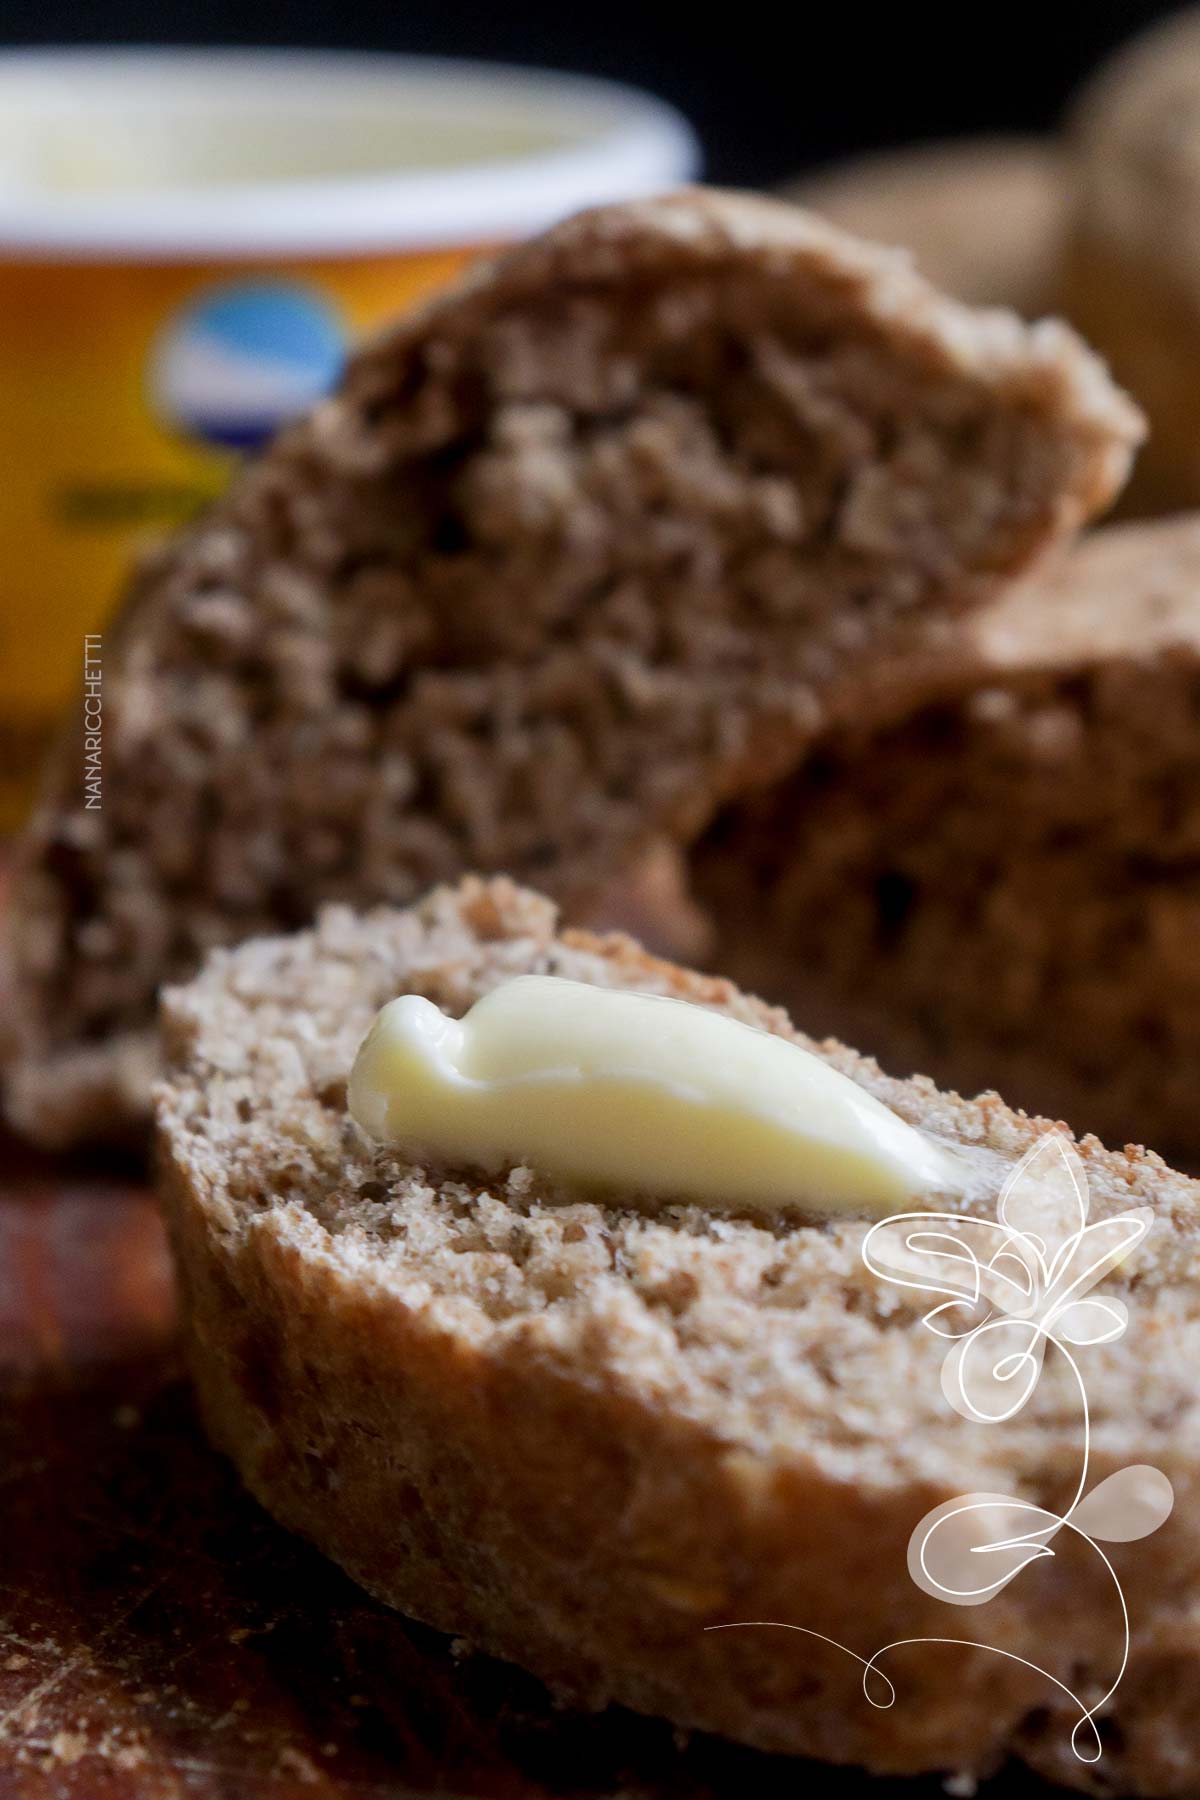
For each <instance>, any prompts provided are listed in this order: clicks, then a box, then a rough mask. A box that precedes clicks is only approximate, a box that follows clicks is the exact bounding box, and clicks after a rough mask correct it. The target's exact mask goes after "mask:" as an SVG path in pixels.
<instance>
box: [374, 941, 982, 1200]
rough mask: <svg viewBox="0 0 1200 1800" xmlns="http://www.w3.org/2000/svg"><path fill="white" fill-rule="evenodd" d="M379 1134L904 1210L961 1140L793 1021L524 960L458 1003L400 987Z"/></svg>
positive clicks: (647, 1183)
mask: <svg viewBox="0 0 1200 1800" xmlns="http://www.w3.org/2000/svg"><path fill="white" fill-rule="evenodd" d="M349 1104H350V1111H351V1114H352V1115H353V1117H354V1118H355V1119H356V1120H357V1121H358V1123H359V1125H361V1126H362V1128H363V1130H364V1131H365V1132H367V1133H368V1135H369V1136H371V1137H373V1138H376V1139H377V1140H379V1141H381V1142H385V1143H403V1144H406V1145H410V1146H412V1147H413V1148H415V1149H420V1150H425V1151H428V1152H432V1153H433V1154H435V1155H438V1156H443V1157H446V1158H447V1159H449V1160H452V1161H453V1162H455V1163H462V1164H465V1165H468V1166H471V1167H477V1168H481V1169H483V1170H486V1171H489V1172H494V1171H495V1170H497V1169H500V1168H505V1167H511V1166H512V1165H513V1164H517V1163H527V1164H529V1165H530V1166H531V1167H533V1168H535V1169H538V1170H539V1171H540V1172H541V1173H542V1174H544V1175H547V1176H549V1177H550V1179H551V1180H554V1181H562V1182H566V1183H570V1184H571V1185H583V1186H587V1187H593V1188H595V1187H600V1188H615V1189H621V1190H625V1191H628V1192H631V1193H634V1194H645V1195H655V1196H658V1197H666V1198H671V1199H676V1200H687V1201H693V1202H697V1203H699V1204H701V1205H703V1206H708V1207H712V1208H716V1209H720V1210H731V1209H741V1208H745V1207H747V1206H751V1207H754V1208H756V1209H759V1210H766V1211H772V1212H774V1211H782V1210H784V1209H788V1208H791V1209H799V1210H803V1211H807V1212H824V1213H834V1212H872V1213H882V1212H890V1211H892V1210H893V1209H895V1208H897V1207H901V1206H903V1205H904V1204H905V1203H906V1202H908V1201H910V1200H912V1199H913V1197H914V1196H917V1195H928V1194H930V1193H942V1194H944V1193H955V1192H958V1191H960V1190H961V1188H962V1186H963V1169H962V1166H961V1164H960V1162H959V1159H958V1158H957V1156H956V1154H955V1152H954V1151H953V1150H952V1149H951V1148H950V1147H949V1146H948V1145H945V1144H941V1143H938V1142H936V1141H935V1140H934V1139H932V1138H929V1137H927V1136H926V1135H925V1134H924V1133H923V1132H920V1131H917V1130H916V1129H915V1128H914V1127H913V1126H911V1125H908V1124H906V1123H905V1122H904V1120H903V1119H901V1118H899V1117H897V1115H896V1114H895V1113H894V1112H891V1111H890V1110H889V1109H888V1108H887V1107H886V1106H884V1105H882V1104H881V1103H880V1102H879V1101H878V1100H876V1099H875V1098H874V1097H873V1096H872V1095H871V1094H868V1093H867V1092H866V1091H865V1090H864V1089H863V1088H860V1087H859V1086H858V1085H857V1084H856V1083H855V1082H853V1081H851V1080H850V1079H849V1077H848V1076H846V1075H842V1074H840V1073H839V1072H838V1071H837V1070H836V1069H833V1068H831V1067H830V1066H829V1064H828V1063H825V1062H823V1061H822V1060H821V1058H820V1057H818V1056H814V1055H812V1053H811V1052H810V1051H808V1050H803V1049H801V1047H800V1046H799V1045H798V1044H793V1043H790V1042H789V1041H788V1040H787V1038H782V1037H775V1036H773V1035H772V1034H771V1033H770V1032H767V1031H760V1030H758V1029H757V1028H756V1027H755V1026H753V1025H744V1024H742V1023H741V1021H740V1020H738V1019H731V1018H729V1017H728V1016H727V1015H725V1014H723V1013H718V1012H711V1011H709V1010H708V1009H707V1008H706V1007H703V1006H697V1005H693V1004H692V1003H691V1002H690V1001H685V1000H670V999H666V998H664V997H662V996H660V995H657V994H642V993H634V992H629V991H628V990H624V989H619V988H601V987H592V986H590V985H589V984H588V983H586V982H581V981H567V980H564V979H562V978H560V977H558V976H552V975H521V976H518V977H516V978H515V979H514V980H512V981H507V982H505V983H503V984H502V985H501V986H500V987H497V988H495V989H493V991H492V992H491V993H490V994H486V995H484V997H483V998H482V999H481V1000H479V1001H477V1002H476V1004H475V1005H474V1006H473V1007H472V1008H471V1010H470V1012H469V1013H467V1015H466V1017H465V1018H463V1019H451V1018H447V1016H446V1014H445V1013H443V1012H440V1011H439V1010H438V1008H437V1007H436V1006H434V1005H433V1004H432V1003H431V1002H430V1001H428V1000H425V999H422V998H421V997H420V996H419V995H416V994H405V995H403V996H402V997H401V998H400V999H398V1000H391V1001H389V1002H388V1004H387V1005H386V1006H385V1007H384V1008H383V1010H382V1011H381V1012H380V1014H379V1016H378V1018H377V1019H376V1021H375V1023H374V1025H373V1026H372V1027H371V1030H370V1032H369V1033H368V1035H367V1037H366V1039H365V1040H364V1042H363V1045H362V1048H361V1049H360V1050H359V1053H358V1056H357V1058H356V1059H355V1063H354V1069H353V1072H352V1073H351V1076H350V1087H349Z"/></svg>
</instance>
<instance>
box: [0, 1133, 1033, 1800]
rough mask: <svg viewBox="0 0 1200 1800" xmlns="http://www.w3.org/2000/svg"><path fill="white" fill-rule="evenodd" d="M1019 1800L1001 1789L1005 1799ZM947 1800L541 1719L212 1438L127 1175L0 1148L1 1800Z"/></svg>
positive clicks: (718, 1747)
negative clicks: (262, 1499)
mask: <svg viewBox="0 0 1200 1800" xmlns="http://www.w3.org/2000/svg"><path fill="white" fill-rule="evenodd" d="M1032 1786H1033V1784H1032V1783H1031V1782H1029V1781H1028V1780H1023V1779H1022V1778H1021V1777H1019V1776H1012V1777H1010V1778H1009V1779H1008V1780H1007V1781H1005V1782H1004V1783H1003V1784H996V1785H995V1786H994V1787H993V1788H991V1789H990V1790H989V1796H991V1795H995V1796H999V1794H1000V1792H1001V1787H1003V1790H1004V1791H1005V1792H1006V1793H1012V1792H1014V1791H1015V1790H1016V1789H1017V1788H1020V1789H1021V1790H1022V1791H1023V1792H1025V1793H1028V1792H1029V1791H1030V1790H1031V1788H1032ZM798 1790H799V1791H802V1792H808V1793H817V1794H819V1795H821V1796H822V1800H854V1796H858V1797H859V1800H862V1797H863V1796H865V1795H869V1796H870V1800H897V1797H899V1796H905V1797H909V1796H911V1797H912V1800H940V1793H941V1790H940V1787H939V1785H938V1784H937V1783H932V1782H926V1783H909V1784H898V1783H883V1782H870V1781H867V1780H866V1779H865V1778H863V1777H861V1776H856V1775H854V1774H847V1773H840V1772H836V1771H829V1770H824V1769H819V1768H816V1767H814V1766H812V1765H807V1764H802V1763H797V1762H795V1761H789V1760H786V1759H783V1758H770V1757H765V1756H759V1755H755V1754H754V1753H753V1752H750V1751H747V1750H742V1749H738V1748H737V1747H735V1746H733V1745H731V1744H726V1743H723V1742H721V1741H720V1740H718V1739H715V1738H706V1737H702V1736H700V1735H693V1736H692V1737H691V1738H684V1737H683V1736H682V1734H678V1733H676V1732H674V1731H673V1730H672V1729H671V1727H670V1726H669V1725H667V1724H665V1723H663V1722H661V1721H655V1720H647V1719H640V1718H636V1717H634V1716H633V1715H631V1714H628V1713H623V1712H619V1711H615V1710H614V1711H612V1712H609V1713H605V1714H601V1715H578V1714H572V1713H568V1712H564V1711H561V1710H559V1709H556V1707H555V1706H554V1705H553V1703H552V1702H551V1701H550V1699H549V1698H548V1696H547V1695H546V1693H545V1691H544V1690H543V1689H542V1688H541V1687H540V1685H539V1684H538V1683H536V1682H534V1681H533V1680H531V1679H530V1678H529V1677H527V1676H525V1675H523V1674H522V1673H521V1672H520V1671H518V1670H515V1669H512V1668H509V1667H507V1666H504V1665H501V1664H498V1663H495V1662H492V1661H490V1660H489V1659H487V1658H484V1657H470V1656H463V1655H460V1654H458V1653H457V1652H456V1648H455V1646H453V1645H452V1644H451V1643H450V1642H449V1641H448V1640H447V1639H446V1638H444V1637H441V1636H439V1635H438V1634H436V1633H434V1632H431V1631H428V1630H425V1629H424V1628H422V1627H420V1626H417V1625H414V1624H412V1623H410V1622H409V1621H407V1620H405V1619H403V1618H401V1617H400V1616H399V1615H397V1614H395V1613H392V1612H389V1611H388V1610H387V1609H386V1608H384V1607H382V1606H378V1605H376V1604H375V1603H374V1602H372V1601H371V1600H369V1599H368V1598H367V1597H366V1596H365V1595H364V1594H362V1593H361V1592H360V1591H359V1590H358V1589H357V1588H356V1587H354V1586H353V1584H352V1583H351V1582H349V1581H348V1580H347V1579H346V1578H345V1577H344V1576H343V1575H342V1574H341V1573H340V1572H339V1571H338V1570H337V1569H335V1568H334V1567H333V1566H332V1565H331V1564H329V1563H328V1562H326V1561H325V1560H324V1559H323V1558H322V1557H320V1556H319V1555H318V1554H317V1553H316V1552H315V1551H313V1550H312V1549H310V1548H309V1547H308V1546H307V1545H305V1544H303V1543H302V1542H300V1541H299V1540H297V1539H296V1538H293V1537H291V1536H290V1535H289V1534H287V1533H286V1532H284V1531H282V1530H280V1529H279V1528H278V1527H277V1526H275V1525H274V1524H273V1523H272V1522H271V1520H270V1519H268V1518H267V1517H266V1515H265V1514H264V1513H263V1512H262V1511H261V1510H260V1509H259V1508H258V1507H257V1506H256V1505H255V1504H254V1503H253V1502H252V1501H251V1500H250V1499H249V1498H248V1497H247V1496H246V1495H245V1494H244V1493H243V1492H242V1491H241V1489H240V1488H239V1486H238V1483H237V1480H236V1477H235V1476H234V1474H233V1471H232V1470H231V1469H230V1468H229V1466H228V1465H227V1464H226V1463H225V1462H224V1461H223V1459H222V1458H220V1457H219V1456H217V1455H216V1454H215V1453H214V1452H213V1451H212V1450H211V1449H210V1447H209V1446H208V1445H207V1443H206V1442H205V1440H204V1438H203V1435H202V1433H201V1431H200V1429H199V1427H198V1425H197V1422H196V1418H195V1415H194V1413H193V1410H192V1406H191V1403H190V1398H189V1394H188V1390H187V1385H186V1382H185V1381H184V1380H183V1378H182V1375H181V1372H180V1369H179V1364H178V1358H177V1353H176V1349H175V1345H174V1339H173V1301H172V1291H171V1278H170V1268H169V1262H168V1257H167V1252H166V1245H165V1242H164V1238H163V1233H162V1228H161V1225H160V1222H159V1219H158V1216H157V1213H156V1211H155V1207H154V1203H153V1199H152V1196H151V1194H150V1192H149V1190H148V1188H147V1187H146V1186H145V1184H144V1182H143V1181H142V1180H141V1179H140V1178H139V1176H138V1175H137V1173H136V1172H131V1171H129V1170H122V1169H121V1168H119V1167H112V1166H109V1167H104V1166H100V1167H98V1166H96V1165H95V1164H94V1163H86V1162H75V1163H71V1164H57V1163H53V1162H50V1161H47V1160H42V1159H39V1158H37V1157H36V1156H34V1155H32V1154H31V1153H29V1152H28V1151H24V1150H22V1149H20V1148H19V1147H18V1146H16V1145H15V1144H13V1143H12V1142H11V1141H9V1140H7V1139H4V1138H0V1795H2V1796H4V1800H8V1797H9V1796H13V1797H14V1800H181V1797H185V1796H186V1797H192V1796H195V1797H200V1800H226V1797H228V1800H267V1797H268V1796H269V1797H270V1800H290V1797H291V1796H296V1797H297V1800H307V1797H308V1796H310V1795H316V1796H321V1795H324V1796H326V1797H338V1800H402V1797H405V1796H412V1795H418V1794H420V1795H431V1794H435V1793H436V1794H443V1795H444V1794H450V1795H457V1796H461V1797H462V1800H548V1797H550V1796H553V1797H555V1800H565V1797H572V1800H574V1797H578V1800H586V1797H595V1800H600V1797H601V1796H612V1797H613V1800H615V1797H617V1796H621V1797H622V1800H641V1797H644V1800H733V1796H735V1795H736V1796H753V1797H754V1800H776V1796H778V1797H779V1800H783V1796H785V1795H786V1796H788V1797H789V1800H790V1797H791V1796H794V1795H795V1794H796V1792H797V1791H798Z"/></svg>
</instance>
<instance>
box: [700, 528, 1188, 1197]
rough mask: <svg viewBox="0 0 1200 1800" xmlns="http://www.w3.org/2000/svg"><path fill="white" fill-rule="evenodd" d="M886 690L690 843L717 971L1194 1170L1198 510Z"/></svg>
mask: <svg viewBox="0 0 1200 1800" xmlns="http://www.w3.org/2000/svg"><path fill="white" fill-rule="evenodd" d="M884 677H885V678H884V680H883V681H882V682H876V683H875V684H874V685H873V686H872V687H871V688H870V691H864V692H863V693H862V695H861V696H860V697H859V700H858V702H857V703H856V705H854V706H853V707H852V708H850V709H848V714H847V717H846V719H845V720H844V721H843V722H842V724H841V725H840V726H839V728H838V729H836V730H835V731H833V732H830V733H829V734H827V736H826V738H825V740H824V741H823V742H822V744H821V746H820V749H819V751H818V753H817V754H816V755H815V756H814V757H813V758H812V759H811V760H810V761H809V763H808V764H807V766H806V767H805V768H804V769H802V770H801V771H799V772H798V773H797V775H796V776H795V777H794V778H793V779H792V780H790V781H786V782H783V783H780V784H778V786H777V787H776V788H774V789H773V790H772V791H771V792H770V793H769V794H765V795H762V796H760V797H751V798H747V799H742V800H739V801H735V802H733V803H731V804H730V805H729V806H728V807H727V808H725V809H723V811H722V812H721V813H719V814H718V816H717V818H716V819H715V820H714V821H713V824H712V826H711V827H710V829H709V831H708V832H707V833H706V834H705V835H704V837H703V838H702V840H701V841H700V842H698V843H697V844H696V845H695V846H694V847H693V849H692V852H691V856H690V861H689V869H688V879H689V882H690V884H691V886H690V899H691V905H692V908H693V912H694V914H695V921H696V922H695V923H694V925H693V930H695V931H696V933H697V934H698V935H699V936H700V937H701V940H702V942H703V944H704V950H705V954H706V956H708V957H711V958H713V959H714V962H715V964H716V966H719V967H721V968H722V969H724V970H725V971H726V972H727V973H729V974H730V975H731V976H733V977H734V978H735V979H736V980H738V981H741V982H742V983H744V984H745V985H748V986H750V987H752V988H756V989H758V990H759V991H761V992H765V993H768V994H769V995H770V996H771V998H772V999H774V1000H778V1001H780V1002H782V1003H783V1004H785V1005H787V1006H789V1007H791V1008H792V1010H793V1011H794V1013H795V1015H796V1016H797V1017H798V1018H802V1019H804V1020H805V1022H806V1023H807V1025H808V1026H809V1028H810V1029H811V1030H814V1031H816V1032H818V1033H823V1032H826V1031H828V1032H831V1033H833V1034H834V1035H836V1036H838V1037H843V1038H846V1039H847V1040H848V1041H850V1042H852V1043H855V1044H858V1045H861V1046H862V1047H863V1048H864V1049H865V1050H868V1051H870V1052H871V1053H872V1054H873V1055H875V1056H878V1057H879V1058H880V1060H881V1061H882V1062H883V1064H884V1066H885V1067H886V1068H888V1069H889V1070H892V1071H894V1072H895V1073H896V1074H905V1073H908V1072H909V1071H911V1070H915V1069H919V1070H921V1071H922V1072H924V1073H926V1074H929V1075H932V1076H933V1077H934V1078H935V1079H936V1080H938V1081H940V1082H942V1083H944V1084H946V1085H948V1086H952V1087H955V1088H957V1089H958V1090H959V1091H960V1092H961V1093H976V1092H978V1091H979V1090H980V1089H981V1088H998V1089H999V1090H1000V1092H1001V1093H1003V1094H1004V1095H1005V1096H1006V1097H1007V1098H1008V1099H1009V1100H1011V1101H1014V1102H1016V1103H1018V1104H1020V1105H1022V1106H1025V1107H1028V1108H1030V1109H1031V1110H1038V1111H1043V1112H1050V1113H1053V1114H1057V1115H1061V1116H1062V1117H1064V1118H1068V1119H1070V1120H1071V1121H1072V1123H1073V1124H1074V1125H1075V1126H1076V1127H1077V1128H1078V1129H1087V1130H1091V1131H1095V1132H1096V1133H1097V1134H1098V1135H1099V1136H1100V1137H1101V1138H1103V1139H1104V1141H1105V1142H1106V1143H1115V1144H1123V1143H1129V1142H1133V1143H1143V1144H1144V1143H1152V1144H1156V1145H1158V1146H1159V1148H1160V1149H1162V1150H1164V1151H1168V1150H1169V1151H1171V1152H1172V1153H1173V1154H1174V1155H1176V1156H1178V1157H1180V1158H1181V1159H1182V1160H1183V1161H1184V1162H1185V1164H1186V1166H1187V1167H1196V1166H1197V1165H1200V1112H1198V1109H1197V1092H1198V1091H1200V1031H1198V1029H1197V1017H1198V1014H1200V962H1198V959H1197V945H1198V944H1200V515H1196V514H1189V515H1185V516H1182V517H1179V518H1176V519H1166V520H1161V521H1156V522H1154V523H1149V524H1145V525H1124V526H1111V527H1107V528H1105V529H1103V530H1100V531H1098V532H1095V533H1094V534H1093V535H1092V536H1091V537H1090V538H1087V539H1085V540H1084V541H1083V542H1082V543H1081V544H1080V545H1079V546H1078V547H1077V548H1076V549H1075V550H1074V551H1073V552H1071V553H1070V554H1069V555H1067V556H1065V557H1063V558H1062V559H1060V560H1059V561H1058V562H1057V563H1056V564H1055V565H1054V566H1053V567H1051V568H1048V569H1046V570H1044V571H1041V572H1039V574H1038V575H1037V577H1036V578H1035V579H1034V580H1033V581H1032V582H1031V583H1029V584H1028V585H1025V586H1018V587H1014V588H1013V589H1011V590H1010V591H1009V592H1007V593H1006V594H1004V595H1003V596H1001V597H1000V598H999V599H997V600H996V601H995V602H993V603H992V605H990V606H988V607H984V608H981V609H980V610H979V611H978V612H977V613H975V614H974V615H973V616H972V618H971V619H970V620H966V621H964V622H963V623H962V625H961V626H959V627H958V628H957V629H956V630H955V632H954V633H953V636H952V637H950V638H949V639H948V640H947V641H946V643H945V645H944V646H943V647H942V649H941V651H940V652H939V653H938V654H936V655H934V656H933V657H932V658H929V657H925V658H921V657H918V658H916V659H913V660H910V661H909V662H907V663H903V662H899V661H898V662H896V663H894V664H893V665H892V666H891V667H890V668H889V669H888V670H887V671H885V672H884ZM747 919H752V920H753V928H752V929H750V930H747V929H746V921H747Z"/></svg>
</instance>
